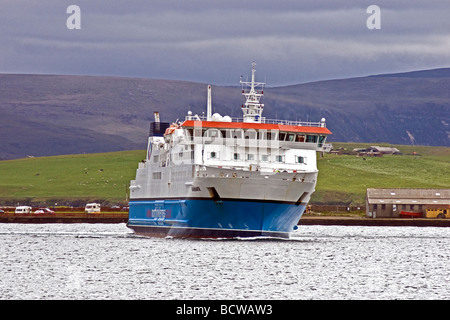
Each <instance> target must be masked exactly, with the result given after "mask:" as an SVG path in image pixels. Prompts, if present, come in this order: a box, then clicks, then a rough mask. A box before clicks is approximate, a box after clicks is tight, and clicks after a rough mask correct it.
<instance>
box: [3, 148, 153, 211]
mask: <svg viewBox="0 0 450 320" xmlns="http://www.w3.org/2000/svg"><path fill="white" fill-rule="evenodd" d="M144 158H145V151H142V150H138V151H121V152H112V153H98V154H85V155H68V156H55V157H40V158H27V159H19V160H6V161H0V201H1V202H4V203H5V201H6V202H10V201H11V200H14V201H20V200H22V201H21V202H23V200H28V201H30V200H33V201H41V200H46V201H47V203H48V204H52V205H53V204H54V202H58V201H59V202H61V201H64V200H65V201H69V202H70V201H74V200H76V199H81V200H83V202H86V201H102V202H104V201H108V202H110V203H114V202H119V201H121V202H126V194H127V192H128V186H129V183H130V180H131V179H133V178H134V176H135V174H136V168H137V166H138V162H139V161H141V160H142V159H144Z"/></svg>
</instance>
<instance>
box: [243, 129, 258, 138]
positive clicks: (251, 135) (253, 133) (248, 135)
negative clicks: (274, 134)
mask: <svg viewBox="0 0 450 320" xmlns="http://www.w3.org/2000/svg"><path fill="white" fill-rule="evenodd" d="M255 138H256V131H255V130H253V129H250V130H247V131H245V139H255Z"/></svg>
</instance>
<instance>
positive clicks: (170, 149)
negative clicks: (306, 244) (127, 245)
mask: <svg viewBox="0 0 450 320" xmlns="http://www.w3.org/2000/svg"><path fill="white" fill-rule="evenodd" d="M255 66H256V64H255V63H253V64H252V75H251V81H242V77H241V81H240V83H241V85H242V95H243V97H244V103H243V104H242V106H241V109H242V118H239V119H233V118H231V117H230V116H226V115H225V116H222V115H220V114H219V113H212V100H211V86H210V85H208V86H207V99H206V100H207V108H206V109H207V114H206V116H199V115H193V114H192V112H191V111H188V114H187V116H186V118H185V120H184V121H177V122H175V123H169V122H161V121H160V118H159V112H155V113H154V117H155V119H154V121H153V122H151V123H150V134H149V138H148V148H147V155H146V159H145V160H143V161H142V162H140V163H139V166H138V168H137V171H136V178H135V180H132V181H131V182H130V201H129V218H128V223H127V226H128V227H129V228H131V229H133V230H134V232H135V233H136V234H140V235H148V236H160V237H188V238H189V237H196V238H240V237H281V238H289V236H290V234H291V232H292V231H294V230H296V229H297V223H298V221H299V220H300V218H301V216H302V214H303V212H304V211H305V207H306V205H307V204H308V201H309V199H310V197H311V195H312V194H313V192H314V190H315V185H316V182H317V176H318V170H317V161H316V160H317V159H316V157H317V152H322V151H323V150H324V149H323V148H324V144H325V141H326V138H327V136H328V135H329V134H331V132H330V131H329V130H328V129H327V128H326V124H325V119H324V118H322V119H321V120H320V121H319V122H300V121H291V120H278V119H277V120H271V119H266V118H265V117H263V116H262V112H263V110H264V104H263V103H262V97H263V95H264V85H265V83H263V82H257V81H255V73H256V68H255Z"/></svg>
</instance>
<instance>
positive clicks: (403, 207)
mask: <svg viewBox="0 0 450 320" xmlns="http://www.w3.org/2000/svg"><path fill="white" fill-rule="evenodd" d="M394 206H396V205H395V204H394ZM414 206H415V205H414V204H411V205H406V204H402V205H398V208H399V209H401V210H414ZM416 206H417V207H418V210H422V205H421V204H419V205H416ZM373 209H374V210H377V209H378V205H377V204H374V205H373ZM381 210H386V204H382V205H381Z"/></svg>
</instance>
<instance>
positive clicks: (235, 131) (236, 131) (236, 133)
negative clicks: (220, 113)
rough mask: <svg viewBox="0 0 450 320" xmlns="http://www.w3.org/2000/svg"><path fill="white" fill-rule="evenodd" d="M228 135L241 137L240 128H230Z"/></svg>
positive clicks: (235, 137)
mask: <svg viewBox="0 0 450 320" xmlns="http://www.w3.org/2000/svg"><path fill="white" fill-rule="evenodd" d="M230 137H231V138H234V139H241V138H242V130H240V129H231V130H230Z"/></svg>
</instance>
